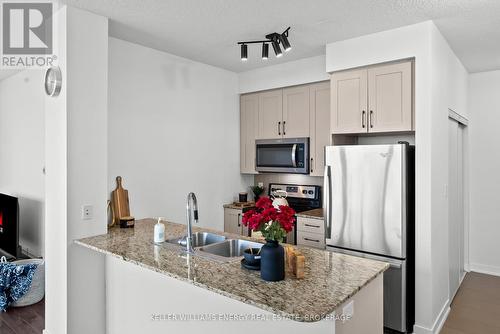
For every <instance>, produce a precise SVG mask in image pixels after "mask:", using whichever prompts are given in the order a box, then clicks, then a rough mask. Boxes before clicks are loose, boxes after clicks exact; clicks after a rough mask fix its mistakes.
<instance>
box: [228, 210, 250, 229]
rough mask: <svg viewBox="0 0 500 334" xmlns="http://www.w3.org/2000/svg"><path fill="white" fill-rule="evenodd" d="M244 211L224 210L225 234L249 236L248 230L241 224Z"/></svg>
mask: <svg viewBox="0 0 500 334" xmlns="http://www.w3.org/2000/svg"><path fill="white" fill-rule="evenodd" d="M242 218H243V209H232V208H224V232H227V233H232V234H237V235H244V236H248V228H247V227H246V226H244V225H243V224H242V223H241V219H242Z"/></svg>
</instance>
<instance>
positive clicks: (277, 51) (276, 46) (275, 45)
mask: <svg viewBox="0 0 500 334" xmlns="http://www.w3.org/2000/svg"><path fill="white" fill-rule="evenodd" d="M272 44H273V49H274V53H275V54H276V58H279V57H281V56H283V52H281V48H280V45H279V43H278V40H276V39H275V40H273V41H272Z"/></svg>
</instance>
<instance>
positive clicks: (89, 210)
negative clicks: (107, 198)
mask: <svg viewBox="0 0 500 334" xmlns="http://www.w3.org/2000/svg"><path fill="white" fill-rule="evenodd" d="M92 218H94V207H93V206H92V205H83V206H82V219H84V220H89V219H92Z"/></svg>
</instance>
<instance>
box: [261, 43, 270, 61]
mask: <svg viewBox="0 0 500 334" xmlns="http://www.w3.org/2000/svg"><path fill="white" fill-rule="evenodd" d="M267 58H269V44H267V43H262V59H263V60H267Z"/></svg>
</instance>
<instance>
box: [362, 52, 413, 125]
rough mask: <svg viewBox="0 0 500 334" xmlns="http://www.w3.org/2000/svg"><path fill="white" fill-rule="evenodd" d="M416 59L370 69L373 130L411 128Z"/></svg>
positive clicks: (370, 119) (370, 113)
mask: <svg viewBox="0 0 500 334" xmlns="http://www.w3.org/2000/svg"><path fill="white" fill-rule="evenodd" d="M411 73H412V63H411V62H405V63H397V64H391V65H385V66H377V67H373V68H370V69H368V107H369V111H368V112H369V115H368V116H369V117H368V124H369V126H370V128H369V129H368V131H369V132H389V131H411V130H413V113H412V105H413V101H412V75H411Z"/></svg>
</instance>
